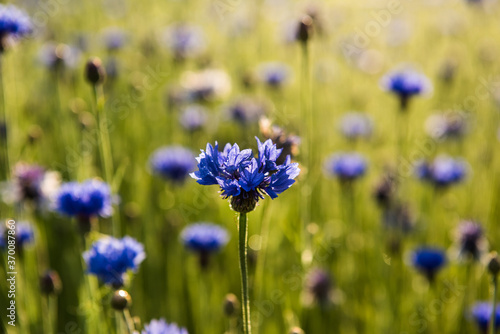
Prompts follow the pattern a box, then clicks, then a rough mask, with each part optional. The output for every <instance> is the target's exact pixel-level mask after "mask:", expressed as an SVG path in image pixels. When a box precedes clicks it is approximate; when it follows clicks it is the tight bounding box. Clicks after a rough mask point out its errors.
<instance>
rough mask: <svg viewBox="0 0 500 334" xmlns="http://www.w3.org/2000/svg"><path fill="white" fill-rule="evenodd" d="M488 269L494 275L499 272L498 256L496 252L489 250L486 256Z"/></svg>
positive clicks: (499, 259)
mask: <svg viewBox="0 0 500 334" xmlns="http://www.w3.org/2000/svg"><path fill="white" fill-rule="evenodd" d="M488 271H489V272H490V274H491V275H492V276H494V277H496V276H497V275H498V273H499V272H500V258H499V257H498V253H497V252H491V253H490V255H489V256H488Z"/></svg>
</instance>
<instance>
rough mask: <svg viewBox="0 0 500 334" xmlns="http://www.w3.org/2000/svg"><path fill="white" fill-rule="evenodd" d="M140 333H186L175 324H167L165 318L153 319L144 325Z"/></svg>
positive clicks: (186, 333)
mask: <svg viewBox="0 0 500 334" xmlns="http://www.w3.org/2000/svg"><path fill="white" fill-rule="evenodd" d="M141 334H188V332H187V330H186V329H185V328H182V327H179V326H177V324H174V323H172V324H169V323H167V322H166V321H165V319H163V318H162V319H158V320H156V319H153V320H151V321H150V322H149V323H148V324H146V325H144V329H143V330H142V332H141Z"/></svg>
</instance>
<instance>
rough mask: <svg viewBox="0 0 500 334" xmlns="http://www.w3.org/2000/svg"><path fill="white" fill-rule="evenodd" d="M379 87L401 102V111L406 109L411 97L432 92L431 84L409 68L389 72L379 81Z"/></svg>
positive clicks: (423, 76) (422, 75) (420, 74)
mask: <svg viewBox="0 0 500 334" xmlns="http://www.w3.org/2000/svg"><path fill="white" fill-rule="evenodd" d="M380 86H381V87H382V89H384V90H386V91H388V92H391V93H393V94H396V95H397V96H398V97H399V98H400V100H401V107H402V108H403V109H406V107H407V104H408V101H409V99H410V98H411V97H413V96H415V95H423V94H427V93H430V92H431V91H432V84H431V82H430V81H429V79H428V78H427V77H426V76H425V75H424V74H422V73H420V72H417V71H416V70H414V69H412V68H410V67H406V68H401V69H396V70H394V71H392V72H389V73H388V74H386V75H385V76H383V77H382V79H381V80H380Z"/></svg>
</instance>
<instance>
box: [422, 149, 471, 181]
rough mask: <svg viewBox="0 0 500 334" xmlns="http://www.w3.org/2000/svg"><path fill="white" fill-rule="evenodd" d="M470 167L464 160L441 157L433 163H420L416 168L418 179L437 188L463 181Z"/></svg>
mask: <svg viewBox="0 0 500 334" xmlns="http://www.w3.org/2000/svg"><path fill="white" fill-rule="evenodd" d="M467 170H468V165H467V163H466V162H465V161H464V160H463V159H454V158H452V157H449V156H446V155H440V156H438V157H436V158H435V159H434V161H433V162H432V163H427V162H425V161H420V162H418V163H417V166H416V174H417V177H418V178H419V179H421V180H423V181H427V182H430V183H432V184H434V185H435V186H436V187H447V186H450V185H452V184H455V183H459V182H460V181H462V180H463V179H464V178H465V176H466V175H467Z"/></svg>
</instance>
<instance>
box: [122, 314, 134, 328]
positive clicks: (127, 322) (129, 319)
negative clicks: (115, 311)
mask: <svg viewBox="0 0 500 334" xmlns="http://www.w3.org/2000/svg"><path fill="white" fill-rule="evenodd" d="M122 314H123V320H124V321H125V325H126V327H127V333H128V334H133V333H134V331H135V326H134V321H133V320H132V317H131V316H130V311H129V310H128V309H124V310H123V312H122Z"/></svg>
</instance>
